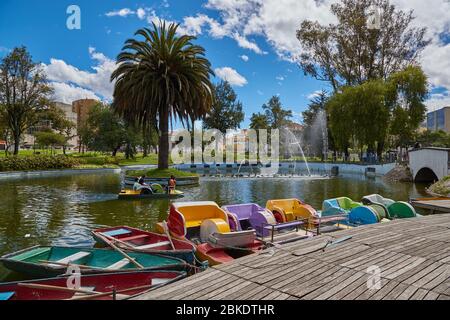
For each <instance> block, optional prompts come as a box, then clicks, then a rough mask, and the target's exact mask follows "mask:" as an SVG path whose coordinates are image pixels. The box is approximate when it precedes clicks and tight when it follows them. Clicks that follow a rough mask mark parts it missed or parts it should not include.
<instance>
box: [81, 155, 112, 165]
mask: <svg viewBox="0 0 450 320" xmlns="http://www.w3.org/2000/svg"><path fill="white" fill-rule="evenodd" d="M78 162H79V163H80V164H84V165H97V166H105V165H109V164H114V165H119V159H118V158H116V157H108V156H98V157H80V158H78Z"/></svg>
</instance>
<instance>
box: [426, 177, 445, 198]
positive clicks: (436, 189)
mask: <svg viewBox="0 0 450 320" xmlns="http://www.w3.org/2000/svg"><path fill="white" fill-rule="evenodd" d="M428 190H429V191H430V192H431V193H432V194H435V195H440V196H444V197H449V196H450V176H447V177H445V178H443V179H441V180H439V181H438V182H436V183H435V184H433V185H431V186H430V187H429V188H428Z"/></svg>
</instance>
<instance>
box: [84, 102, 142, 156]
mask: <svg viewBox="0 0 450 320" xmlns="http://www.w3.org/2000/svg"><path fill="white" fill-rule="evenodd" d="M140 132H141V131H140V130H139V129H138V128H136V127H134V126H132V125H129V124H127V123H126V122H125V121H124V120H123V119H121V118H120V117H119V116H118V115H117V114H116V113H114V111H113V110H112V109H111V107H110V106H108V105H103V104H98V105H97V106H95V107H94V108H93V109H92V110H91V111H90V112H89V115H88V118H87V121H86V124H85V125H84V127H83V128H82V129H81V131H80V135H81V139H82V141H83V142H84V143H85V145H86V146H87V147H88V148H89V149H90V150H94V151H101V152H110V153H111V155H112V156H113V157H115V156H116V155H117V152H118V151H119V150H120V148H122V147H123V146H126V148H127V156H130V155H131V156H133V155H134V154H135V152H133V150H132V149H131V148H135V147H136V145H137V144H139V143H140V142H141V141H140V138H139V137H140V136H139V134H140Z"/></svg>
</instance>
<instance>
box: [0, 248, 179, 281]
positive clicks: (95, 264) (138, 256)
mask: <svg viewBox="0 0 450 320" xmlns="http://www.w3.org/2000/svg"><path fill="white" fill-rule="evenodd" d="M80 252H83V253H89V255H87V256H86V257H84V258H82V259H78V260H74V261H70V264H71V265H75V266H80V272H81V273H82V274H85V275H88V274H102V273H119V272H131V271H144V270H148V271H150V270H174V271H185V270H186V263H185V262H184V261H183V260H180V259H177V258H174V257H166V256H162V255H154V254H148V253H136V252H129V253H128V255H129V256H130V257H131V258H133V259H135V260H136V261H137V262H139V263H140V264H141V265H143V267H144V268H142V269H140V268H138V267H137V266H135V265H134V264H132V263H131V262H128V263H126V264H123V265H122V266H121V267H120V268H118V267H117V268H110V269H108V267H110V266H113V265H115V264H117V263H119V262H120V261H124V256H122V255H121V254H120V253H119V252H117V251H113V250H107V249H93V248H73V247H44V246H36V247H32V248H27V249H24V250H21V251H18V252H15V253H11V254H7V255H4V256H3V257H1V258H0V262H1V263H2V264H3V265H4V266H5V268H7V269H9V270H12V271H15V272H17V273H20V274H22V275H25V276H27V277H30V278H48V277H56V276H59V275H63V274H65V273H66V272H67V267H68V263H67V262H65V263H64V265H57V264H56V263H58V261H61V259H64V258H67V257H70V256H71V255H74V254H77V253H80ZM44 261H45V262H44ZM52 263H53V264H52Z"/></svg>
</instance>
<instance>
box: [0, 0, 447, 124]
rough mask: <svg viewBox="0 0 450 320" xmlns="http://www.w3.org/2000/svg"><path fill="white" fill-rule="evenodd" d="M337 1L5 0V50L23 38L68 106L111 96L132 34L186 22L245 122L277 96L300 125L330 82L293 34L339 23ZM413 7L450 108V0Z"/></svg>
mask: <svg viewBox="0 0 450 320" xmlns="http://www.w3.org/2000/svg"><path fill="white" fill-rule="evenodd" d="M336 1H338V0H320V1H316V0H189V1H186V0H157V1H150V0H141V1H131V0H89V1H88V0H70V1H68V0H58V1H55V0H40V1H32V0H1V1H0V57H2V56H4V55H6V54H7V53H8V52H10V51H11V49H13V48H14V47H16V46H22V45H25V46H26V47H27V48H28V50H29V51H30V53H31V54H32V56H33V59H34V60H35V61H38V62H41V63H42V66H43V68H44V70H45V72H46V73H47V76H48V78H49V80H50V81H51V83H52V86H53V88H54V92H55V93H54V95H55V97H54V98H55V99H56V100H58V101H61V102H65V103H71V102H72V101H73V100H77V99H81V98H96V99H101V100H105V101H110V100H111V98H112V93H113V87H114V85H113V84H112V83H111V82H110V75H111V72H112V71H113V70H114V69H115V58H116V57H117V54H118V53H119V52H120V50H121V48H122V46H123V44H124V42H125V41H126V40H127V39H129V38H131V37H133V34H134V32H135V31H136V30H137V29H139V28H142V27H148V26H149V25H150V24H151V22H152V21H158V19H162V20H165V21H169V22H177V23H180V28H179V32H180V34H190V35H195V36H197V37H198V39H197V43H198V44H200V45H202V46H203V47H204V48H205V49H206V57H207V58H208V59H209V60H210V61H211V63H212V67H213V69H214V71H215V74H216V77H215V78H214V79H213V80H214V81H215V82H217V81H220V80H221V79H224V80H227V81H229V82H230V83H231V84H232V85H233V88H234V90H235V91H236V93H237V94H238V99H239V100H240V101H242V103H243V105H244V111H245V121H244V123H243V127H246V126H248V124H249V119H250V117H251V115H252V113H254V112H260V111H261V106H262V105H263V104H264V103H265V102H267V101H268V100H269V99H270V98H271V97H272V96H274V95H279V96H280V99H281V102H282V103H283V105H284V107H285V108H288V109H290V110H292V111H293V114H294V119H293V120H294V121H297V122H301V112H302V111H304V110H305V109H306V107H307V105H308V102H309V100H310V99H311V98H312V97H314V95H316V94H317V93H318V92H320V91H321V90H330V88H329V86H328V85H327V84H326V83H325V82H321V81H317V80H315V79H313V78H311V77H308V76H305V75H304V74H303V72H302V70H301V69H300V68H299V67H298V65H297V64H296V62H295V58H296V57H297V56H298V55H299V54H301V51H302V49H301V46H300V43H299V42H298V40H297V39H296V37H295V33H296V30H297V29H298V28H299V26H300V24H301V22H302V21H303V20H306V19H308V20H314V21H318V22H320V23H322V24H328V23H333V22H334V21H335V20H334V19H335V18H334V16H333V15H332V14H331V12H330V6H331V4H332V3H334V2H336ZM391 2H392V3H393V4H395V5H396V6H397V7H398V8H400V9H403V10H414V16H415V17H416V19H415V20H414V24H415V25H416V26H420V27H427V38H428V39H430V40H431V44H430V45H429V46H428V47H427V48H426V50H425V51H424V53H423V54H422V58H421V64H422V67H423V69H424V71H425V73H426V74H427V76H428V77H429V82H430V90H431V94H430V97H429V99H428V100H427V102H426V104H427V106H428V109H429V110H435V109H437V108H439V107H442V106H450V1H449V0H427V1H423V0H391ZM70 5H77V6H78V7H79V8H80V18H81V19H80V21H81V25H80V27H81V29H79V30H78V29H74V30H70V29H68V27H67V19H68V18H69V17H70V16H71V14H72V13H73V12H70V13H67V9H68V7H69V6H70Z"/></svg>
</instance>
